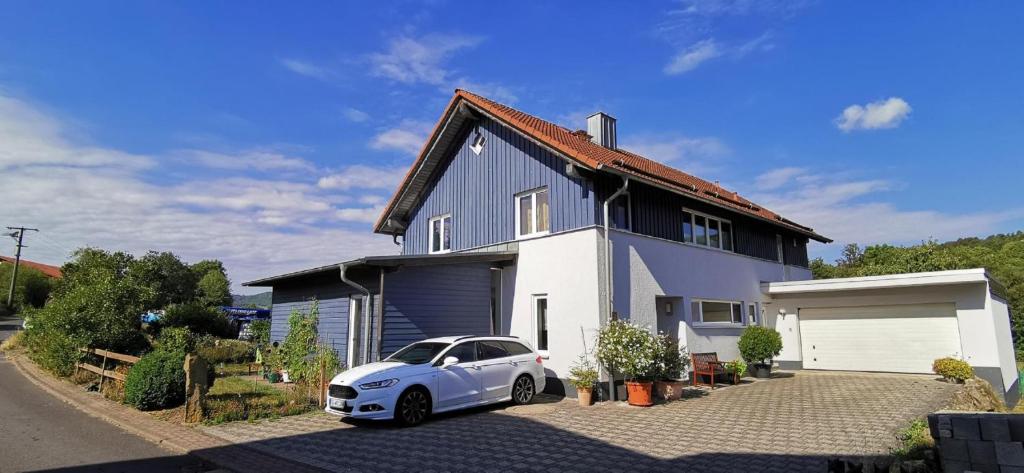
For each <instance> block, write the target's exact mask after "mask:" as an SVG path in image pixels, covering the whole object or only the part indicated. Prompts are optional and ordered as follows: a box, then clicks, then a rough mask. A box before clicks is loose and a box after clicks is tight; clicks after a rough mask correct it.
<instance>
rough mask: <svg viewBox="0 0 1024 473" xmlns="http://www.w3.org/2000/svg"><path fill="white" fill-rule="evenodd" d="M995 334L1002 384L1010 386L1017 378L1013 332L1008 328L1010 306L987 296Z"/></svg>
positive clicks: (996, 298) (998, 299)
mask: <svg viewBox="0 0 1024 473" xmlns="http://www.w3.org/2000/svg"><path fill="white" fill-rule="evenodd" d="M988 300H989V302H988V303H989V305H990V307H991V312H992V321H993V328H994V329H995V336H996V355H997V356H998V357H999V367H1000V370H1001V371H1002V374H1003V386H1006V387H1010V386H1012V385H1013V382H1014V381H1015V380H1016V379H1017V357H1016V353H1015V352H1014V349H1013V334H1012V332H1011V329H1010V308H1009V306H1008V305H1007V304H1006V301H1004V300H1002V299H1000V298H998V297H995V296H992V295H991V294H989V296H988Z"/></svg>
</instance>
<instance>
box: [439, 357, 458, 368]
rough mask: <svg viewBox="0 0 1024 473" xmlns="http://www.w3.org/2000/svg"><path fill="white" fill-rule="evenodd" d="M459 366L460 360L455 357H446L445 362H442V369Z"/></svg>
mask: <svg viewBox="0 0 1024 473" xmlns="http://www.w3.org/2000/svg"><path fill="white" fill-rule="evenodd" d="M457 364H459V359H458V358H456V357H454V356H446V357H445V358H444V361H442V362H441V367H442V368H450V367H452V366H453V365H457Z"/></svg>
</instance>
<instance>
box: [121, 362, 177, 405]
mask: <svg viewBox="0 0 1024 473" xmlns="http://www.w3.org/2000/svg"><path fill="white" fill-rule="evenodd" d="M184 366H185V353H184V352H180V351H168V350H159V349H158V350H156V351H153V352H150V353H148V354H146V355H145V356H143V357H142V359H140V360H139V362H138V363H135V366H132V369H131V371H129V372H128V377H127V379H125V382H124V402H125V404H129V405H131V406H133V407H135V408H136V409H139V410H143V411H148V410H153V409H164V408H168V407H174V406H178V405H180V404H182V403H184V402H185V369H184Z"/></svg>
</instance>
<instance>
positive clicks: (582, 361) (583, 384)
mask: <svg viewBox="0 0 1024 473" xmlns="http://www.w3.org/2000/svg"><path fill="white" fill-rule="evenodd" d="M597 379H598V375H597V366H595V365H594V362H593V361H590V357H588V356H587V354H586V353H583V354H581V355H580V357H579V359H577V360H576V362H575V363H573V365H572V366H571V367H569V384H571V385H572V387H574V388H576V389H593V387H594V385H595V384H597Z"/></svg>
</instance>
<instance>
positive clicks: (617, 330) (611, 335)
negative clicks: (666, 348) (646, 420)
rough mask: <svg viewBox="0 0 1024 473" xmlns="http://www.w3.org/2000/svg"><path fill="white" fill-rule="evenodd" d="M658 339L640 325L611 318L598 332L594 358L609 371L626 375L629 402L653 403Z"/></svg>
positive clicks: (642, 404)
mask: <svg viewBox="0 0 1024 473" xmlns="http://www.w3.org/2000/svg"><path fill="white" fill-rule="evenodd" d="M657 354H658V342H657V340H656V339H655V337H654V335H652V334H651V332H650V331H649V330H647V329H645V328H643V327H639V326H637V325H633V324H631V323H628V322H624V321H621V320H613V321H611V322H610V323H608V325H605V326H604V327H602V328H601V331H600V332H598V334H597V360H598V361H600V362H601V364H602V365H604V367H605V368H606V369H608V371H610V372H612V373H620V374H622V375H623V377H625V378H626V392H627V393H628V395H629V404H630V405H633V406H650V405H653V404H654V400H653V398H652V397H653V396H652V394H653V390H654V383H653V382H652V381H651V380H652V378H653V377H654V374H655V370H656V366H655V363H656V361H657V360H656V359H657Z"/></svg>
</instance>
